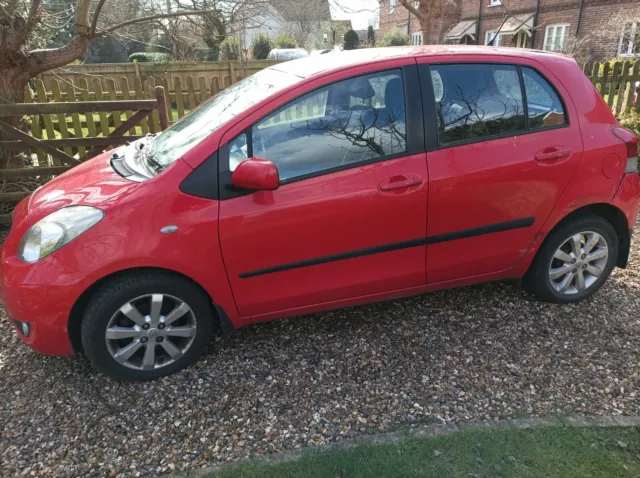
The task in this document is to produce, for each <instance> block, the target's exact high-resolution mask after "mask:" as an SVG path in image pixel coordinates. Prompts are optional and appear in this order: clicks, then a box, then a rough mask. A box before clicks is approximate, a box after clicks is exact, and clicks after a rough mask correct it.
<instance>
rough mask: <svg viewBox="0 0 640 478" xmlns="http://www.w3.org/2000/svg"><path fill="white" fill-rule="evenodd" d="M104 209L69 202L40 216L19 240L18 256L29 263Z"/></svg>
mask: <svg viewBox="0 0 640 478" xmlns="http://www.w3.org/2000/svg"><path fill="white" fill-rule="evenodd" d="M103 217H104V212H102V210H100V209H97V208H95V207H91V206H71V207H65V208H63V209H60V210H58V211H56V212H54V213H51V214H49V215H48V216H47V217H45V218H43V219H40V220H39V221H38V222H37V223H36V224H34V225H33V226H31V228H30V229H29V230H28V231H27V232H26V233H25V235H24V236H23V237H22V240H21V241H20V248H19V249H18V258H19V259H20V260H22V261H24V262H28V263H33V262H36V261H38V260H40V259H42V258H43V257H46V256H48V255H49V254H51V253H52V252H54V251H57V250H58V249H60V248H61V247H62V246H64V245H65V244H69V243H70V242H71V241H73V240H74V239H75V238H76V237H78V236H79V235H80V234H82V233H83V232H85V231H87V230H89V229H90V228H92V227H93V226H95V225H96V224H97V223H98V222H100V220H101V219H102V218H103Z"/></svg>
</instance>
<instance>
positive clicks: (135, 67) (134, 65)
mask: <svg viewBox="0 0 640 478" xmlns="http://www.w3.org/2000/svg"><path fill="white" fill-rule="evenodd" d="M133 68H134V69H135V71H136V78H140V81H142V75H141V74H140V65H139V64H138V62H137V61H135V62H133Z"/></svg>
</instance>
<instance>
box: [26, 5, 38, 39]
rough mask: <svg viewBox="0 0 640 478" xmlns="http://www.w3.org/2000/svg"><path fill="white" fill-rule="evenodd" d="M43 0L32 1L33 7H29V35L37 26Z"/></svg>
mask: <svg viewBox="0 0 640 478" xmlns="http://www.w3.org/2000/svg"><path fill="white" fill-rule="evenodd" d="M41 4H42V0H31V6H30V7H29V16H27V34H29V33H30V32H31V30H32V29H33V27H34V26H35V24H36V16H37V15H38V11H39V10H40V5H41Z"/></svg>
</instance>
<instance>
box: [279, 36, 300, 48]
mask: <svg viewBox="0 0 640 478" xmlns="http://www.w3.org/2000/svg"><path fill="white" fill-rule="evenodd" d="M273 45H274V48H296V46H297V44H296V38H295V37H294V36H293V35H292V34H291V33H281V34H280V35H278V36H277V37H276V39H275V40H274V41H273Z"/></svg>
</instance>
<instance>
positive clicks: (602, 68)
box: [583, 61, 640, 116]
mask: <svg viewBox="0 0 640 478" xmlns="http://www.w3.org/2000/svg"><path fill="white" fill-rule="evenodd" d="M583 71H584V73H585V75H587V77H588V78H589V79H590V80H591V83H593V85H594V86H595V87H596V89H597V90H598V93H600V95H601V96H602V97H603V98H604V99H605V101H606V102H607V105H609V108H611V111H613V113H614V114H615V115H616V116H619V115H620V114H622V113H624V112H627V111H629V110H630V109H631V108H635V109H636V111H638V112H640V101H637V102H636V104H635V105H634V104H633V103H634V100H635V94H636V93H637V86H636V83H637V82H640V61H637V62H635V63H634V62H632V61H624V62H622V61H616V62H606V63H598V62H596V63H586V64H585V65H583Z"/></svg>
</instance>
